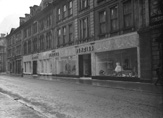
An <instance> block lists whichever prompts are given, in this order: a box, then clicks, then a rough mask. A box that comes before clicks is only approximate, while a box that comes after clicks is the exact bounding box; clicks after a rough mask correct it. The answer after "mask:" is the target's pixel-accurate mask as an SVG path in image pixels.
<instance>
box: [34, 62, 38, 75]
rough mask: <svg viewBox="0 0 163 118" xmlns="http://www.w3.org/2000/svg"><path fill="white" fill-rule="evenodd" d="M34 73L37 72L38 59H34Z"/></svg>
mask: <svg viewBox="0 0 163 118" xmlns="http://www.w3.org/2000/svg"><path fill="white" fill-rule="evenodd" d="M33 74H37V61H33Z"/></svg>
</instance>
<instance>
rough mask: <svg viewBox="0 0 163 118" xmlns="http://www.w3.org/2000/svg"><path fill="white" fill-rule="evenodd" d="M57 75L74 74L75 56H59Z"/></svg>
mask: <svg viewBox="0 0 163 118" xmlns="http://www.w3.org/2000/svg"><path fill="white" fill-rule="evenodd" d="M58 66H59V75H76V58H75V56H69V57H64V58H61V59H60V60H59V62H58Z"/></svg>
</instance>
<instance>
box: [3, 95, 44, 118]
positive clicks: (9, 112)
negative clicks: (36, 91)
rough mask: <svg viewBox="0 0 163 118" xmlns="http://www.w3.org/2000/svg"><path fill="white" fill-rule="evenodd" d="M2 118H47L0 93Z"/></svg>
mask: <svg viewBox="0 0 163 118" xmlns="http://www.w3.org/2000/svg"><path fill="white" fill-rule="evenodd" d="M0 118H45V117H44V116H43V115H40V113H38V112H37V111H35V110H33V109H31V108H30V107H28V106H26V105H25V104H23V103H20V102H18V101H16V100H14V99H13V98H11V97H10V96H7V95H5V94H2V93H0Z"/></svg>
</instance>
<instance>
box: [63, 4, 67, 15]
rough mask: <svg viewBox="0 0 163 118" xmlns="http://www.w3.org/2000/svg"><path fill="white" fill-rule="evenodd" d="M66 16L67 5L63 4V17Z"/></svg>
mask: <svg viewBox="0 0 163 118" xmlns="http://www.w3.org/2000/svg"><path fill="white" fill-rule="evenodd" d="M66 17H67V6H66V5H64V6H63V18H66Z"/></svg>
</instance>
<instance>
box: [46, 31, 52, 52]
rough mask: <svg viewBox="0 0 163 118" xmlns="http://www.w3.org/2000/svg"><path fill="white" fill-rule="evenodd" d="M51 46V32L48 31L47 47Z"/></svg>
mask: <svg viewBox="0 0 163 118" xmlns="http://www.w3.org/2000/svg"><path fill="white" fill-rule="evenodd" d="M50 48H51V33H50V32H48V33H47V34H46V49H50Z"/></svg>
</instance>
